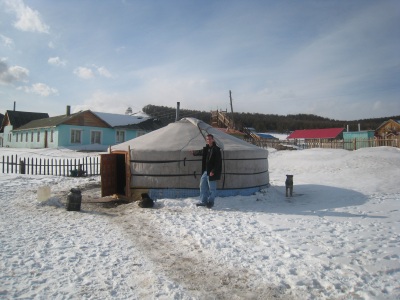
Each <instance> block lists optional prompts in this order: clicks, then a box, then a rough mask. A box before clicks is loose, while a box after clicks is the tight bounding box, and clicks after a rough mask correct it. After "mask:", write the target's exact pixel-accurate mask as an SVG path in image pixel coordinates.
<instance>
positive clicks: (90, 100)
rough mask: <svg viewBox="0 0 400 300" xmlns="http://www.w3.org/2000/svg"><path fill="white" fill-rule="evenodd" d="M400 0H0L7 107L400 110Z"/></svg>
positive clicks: (0, 89) (350, 115)
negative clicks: (156, 106) (158, 106)
mask: <svg viewBox="0 0 400 300" xmlns="http://www.w3.org/2000/svg"><path fill="white" fill-rule="evenodd" d="M399 28H400V1H398V0H382V1H374V0H352V1H330V0H326V1H316V0H305V1H268V0H260V1H257V0H250V1H239V0H232V1H222V0H221V1H220V0H215V1H211V0H204V1H187V0H171V1H162V0H160V1H157V0H155V1H138V0H132V1H130V0H120V1H106V0H103V1H95V0H86V1H82V0H79V1H78V0H68V1H66V0H59V1H50V0H24V1H23V0H0V113H3V114H4V113H5V111H6V110H12V109H13V107H14V102H15V103H16V109H17V110H19V111H31V112H47V113H49V115H50V116H57V115H62V114H64V113H65V112H66V106H67V105H70V106H71V108H72V111H73V112H77V111H80V110H85V109H91V110H94V111H99V112H110V113H120V114H124V113H125V111H126V109H127V108H128V107H131V108H132V110H133V112H138V111H141V110H142V108H143V107H144V106H146V105H148V104H152V105H160V106H167V107H176V106H177V102H180V108H181V109H191V110H200V111H211V110H217V109H219V110H226V109H227V110H229V111H230V109H231V108H230V98H229V91H232V103H233V110H234V111H235V112H248V113H262V114H278V115H287V114H299V113H305V114H314V115H318V116H322V117H326V118H331V119H336V120H357V119H365V118H377V117H390V116H395V115H400V54H399V53H400V29H399Z"/></svg>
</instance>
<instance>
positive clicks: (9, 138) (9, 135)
mask: <svg viewBox="0 0 400 300" xmlns="http://www.w3.org/2000/svg"><path fill="white" fill-rule="evenodd" d="M8 141H9V142H11V133H9V134H8Z"/></svg>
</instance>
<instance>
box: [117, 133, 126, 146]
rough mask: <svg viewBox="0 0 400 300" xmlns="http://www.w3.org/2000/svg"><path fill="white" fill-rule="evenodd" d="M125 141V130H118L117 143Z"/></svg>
mask: <svg viewBox="0 0 400 300" xmlns="http://www.w3.org/2000/svg"><path fill="white" fill-rule="evenodd" d="M123 142H125V131H123V130H117V144H119V143H123Z"/></svg>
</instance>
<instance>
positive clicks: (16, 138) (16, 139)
mask: <svg viewBox="0 0 400 300" xmlns="http://www.w3.org/2000/svg"><path fill="white" fill-rule="evenodd" d="M15 141H16V142H17V143H18V133H17V134H16V137H15Z"/></svg>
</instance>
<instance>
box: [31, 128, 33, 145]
mask: <svg viewBox="0 0 400 300" xmlns="http://www.w3.org/2000/svg"><path fill="white" fill-rule="evenodd" d="M31 143H33V131H32V132H31Z"/></svg>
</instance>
